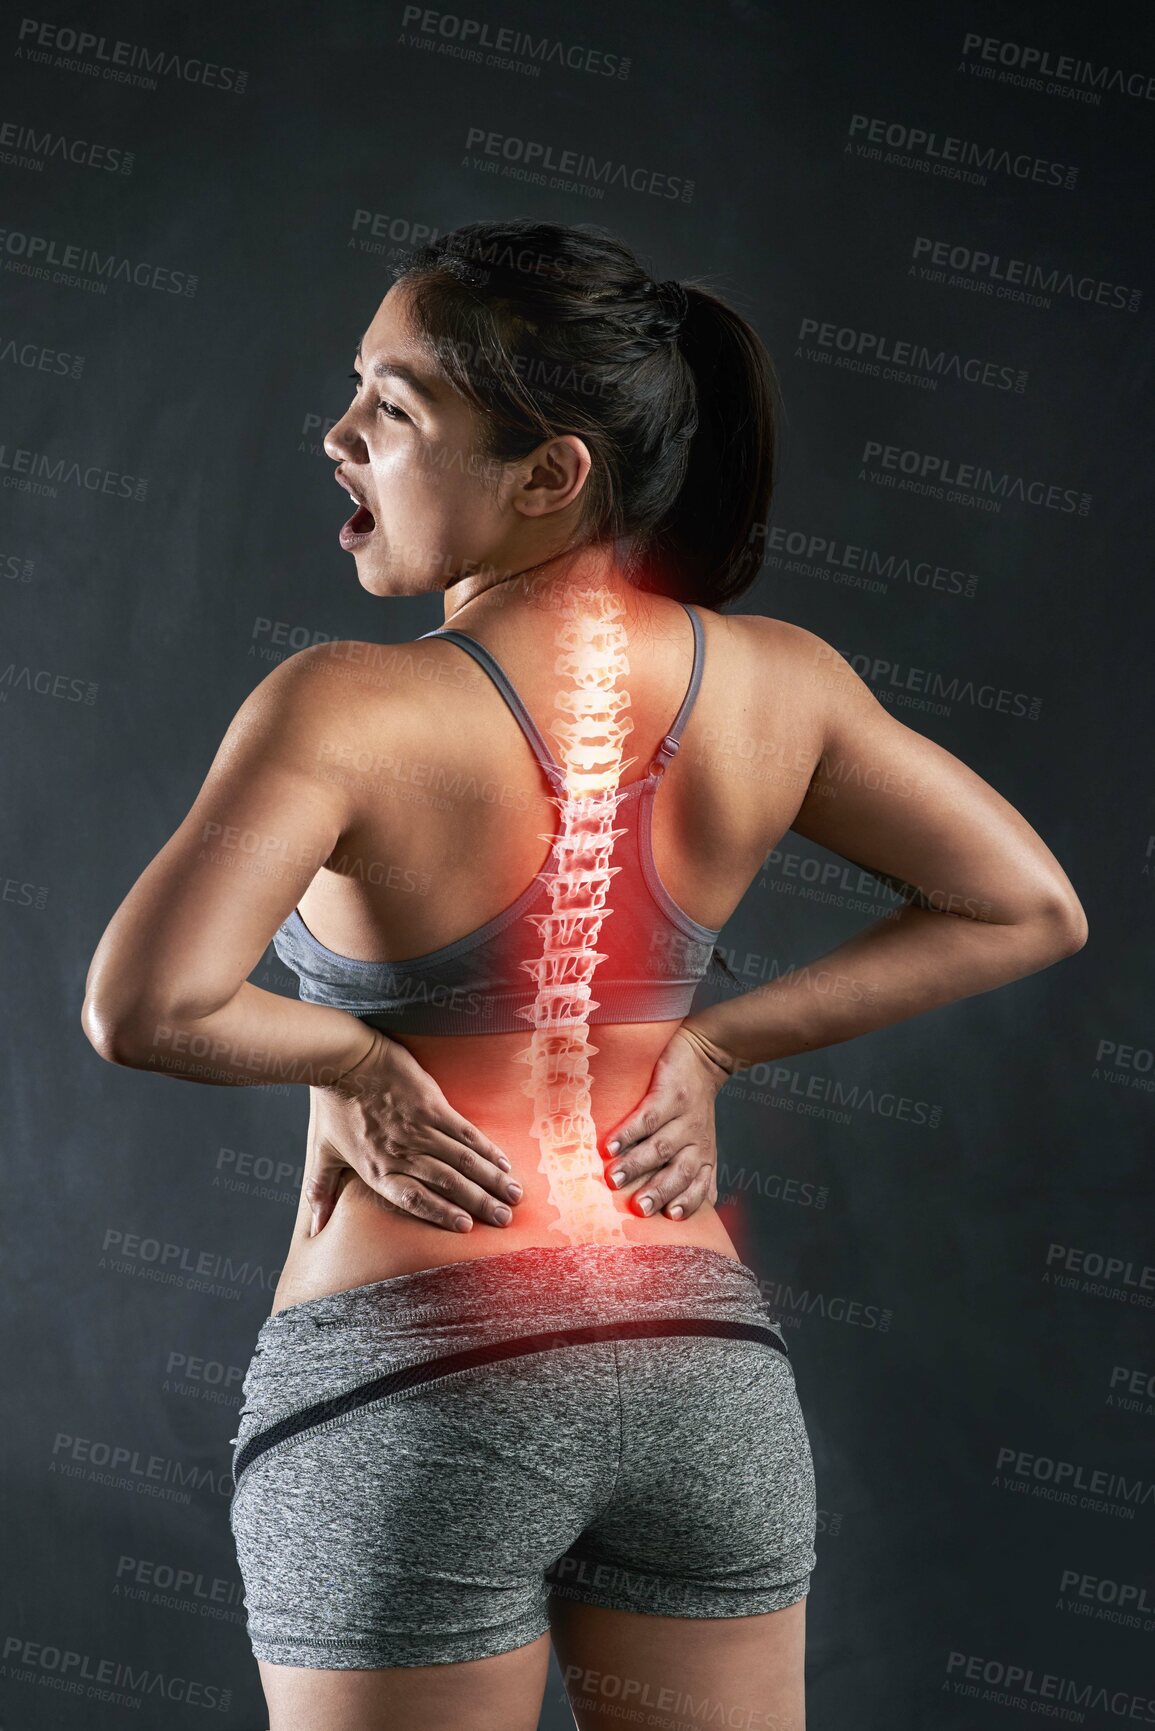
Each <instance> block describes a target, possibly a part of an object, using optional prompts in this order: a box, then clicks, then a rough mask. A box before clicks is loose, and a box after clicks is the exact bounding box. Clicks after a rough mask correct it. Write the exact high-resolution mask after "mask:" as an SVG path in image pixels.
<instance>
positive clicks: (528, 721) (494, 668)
mask: <svg viewBox="0 0 1155 1731" xmlns="http://www.w3.org/2000/svg"><path fill="white" fill-rule="evenodd" d="M421 636H422V637H448V639H449V641H450V642H451V643H457V644H459V645H460V646H461V648H462V649H464V650H465V652H466V654H467V655H472V657H473V659H474V660H475V661H476V662H477V664H478V666H479V667H483V668H484V669H485V671H486V673H488V674H489V677H490V678H491V679H492V681H493V683H494V684H495V685H496V686H497V689H498V690H499V691H500V693H501V695H502V696H503V697H504V699H505V701H506V703H507V704H508V705H509V708H510V710H511V711H512V713H513V718H514V720H515V721H516V722H517V724H518V726H519V727H520V728H521V731H522V732H523V733H524V734H525V737H526V739H527V740H528V741H529V744H530V749H531V750H532V752H533V755H534V756H535V757H536V758H537V761H538V762H539V763H540V764H541V767H542V769H544V771H545V773H546V775H547V776H548V777H549V779H550V781H551V782H552V783H553V786H554V787H555V788H556V790H557V791H558V792H559V793H563V794H564V792H565V788H566V777H565V770H564V769H563V768H562V766H561V764H560V763H558V762H557V760H556V758H555V757H554V755H553V753H552V752H551V751H550V749H549V746H548V745H547V744H546V742H545V736H544V734H543V733H542V731H541V729H540V728H539V727H538V725H537V722H536V721H535V720H534V719H533V716H532V715H531V714H530V713H529V710H528V709H527V708H526V707H525V704H524V703H523V702H522V701H521V698H520V697H519V696H518V694H517V692H516V691H515V690H514V687H513V684H512V682H511V680H510V678H509V675H508V674H507V673H506V671H505V669H504V667H502V665H501V663H500V662H499V661H498V659H497V657H496V656H495V655H492V654H491V653H490V651H489V650H488V649H487V648H486V647H485V644H484V643H479V642H478V641H477V638H476V637H470V635H469V633H468V632H467V631H458V630H457V629H456V627H455V626H452V625H439V626H438V627H437V629H436V630H434V631H423V632H422V633H421Z"/></svg>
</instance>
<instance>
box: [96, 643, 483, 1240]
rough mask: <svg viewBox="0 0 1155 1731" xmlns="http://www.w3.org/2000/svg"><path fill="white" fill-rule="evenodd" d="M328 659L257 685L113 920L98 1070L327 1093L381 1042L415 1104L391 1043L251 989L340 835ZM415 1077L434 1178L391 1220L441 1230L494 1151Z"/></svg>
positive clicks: (293, 663) (359, 1025)
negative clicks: (329, 772) (328, 758)
mask: <svg viewBox="0 0 1155 1731" xmlns="http://www.w3.org/2000/svg"><path fill="white" fill-rule="evenodd" d="M332 665H333V663H332V658H331V655H330V646H329V645H321V646H320V647H319V648H318V649H316V650H310V649H306V650H302V651H301V652H300V653H299V654H296V655H293V656H290V657H289V658H288V660H286V661H284V662H282V663H281V664H280V666H278V667H277V668H275V669H274V670H273V672H272V673H270V674H269V675H268V676H267V678H265V679H264V680H262V682H261V683H260V685H258V686H257V687H256V689H255V690H254V691H253V692H252V693H251V694H250V696H249V697H248V698H247V699H246V700H245V702H244V703H243V704H242V705H241V707H240V709H239V710H238V711H237V714H236V716H235V717H234V719H233V721H232V723H231V724H230V726H229V729H228V731H227V733H226V735H225V738H224V740H223V741H222V743H221V745H220V748H219V750H218V751H217V754H216V756H215V758H214V759H213V763H212V766H211V767H210V769H209V772H208V775H207V776H206V778H205V782H204V785H203V786H202V788H201V790H200V793H199V794H198V795H197V798H196V800H195V802H194V803H193V806H192V808H191V810H190V811H189V813H188V815H187V816H186V818H185V819H184V822H183V823H182V824H181V825H180V827H179V829H177V831H176V832H175V834H174V835H173V836H172V837H171V838H170V840H169V841H168V842H166V844H165V846H164V847H163V848H162V849H161V851H160V852H159V853H158V854H157V856H156V858H155V859H154V860H153V861H152V862H151V864H150V865H149V866H148V867H147V868H146V869H145V870H144V871H143V872H142V873H141V875H140V877H139V878H138V879H137V881H136V883H135V884H134V885H133V888H132V889H131V890H130V891H129V893H128V895H127V896H126V897H125V899H124V901H123V902H122V903H121V905H120V907H119V908H118V909H117V911H116V913H115V915H114V916H113V918H112V920H111V921H110V923H109V925H108V928H107V930H106V931H105V933H104V936H103V937H102V938H101V940H100V943H99V945H98V947H97V950H96V953H95V955H94V956H93V958H92V963H91V966H90V968H89V971H88V981H87V987H86V993H85V999H84V1005H83V1009H82V1011H81V1024H82V1026H83V1028H84V1032H85V1034H86V1035H87V1037H88V1039H89V1041H90V1042H91V1044H92V1045H93V1046H94V1048H95V1049H96V1051H97V1052H99V1053H100V1055H101V1057H103V1058H106V1059H107V1060H108V1061H109V1062H110V1063H114V1064H125V1065H129V1066H130V1067H132V1068H135V1069H147V1070H155V1071H157V1072H158V1073H160V1074H162V1075H166V1076H172V1077H173V1078H175V1079H176V1080H179V1081H184V1082H201V1083H208V1084H212V1085H216V1086H233V1087H253V1086H258V1085H262V1084H270V1083H279V1082H288V1083H300V1084H305V1085H312V1086H314V1087H318V1088H329V1087H332V1086H333V1085H334V1084H335V1083H336V1082H337V1081H338V1079H339V1078H341V1077H344V1076H346V1075H348V1074H349V1072H351V1071H353V1070H356V1069H357V1068H358V1066H359V1065H361V1064H362V1061H363V1060H364V1059H366V1058H367V1057H369V1056H370V1054H372V1055H373V1056H374V1059H375V1063H376V1065H377V1069H378V1071H380V1070H381V1069H382V1065H381V1062H380V1057H381V1052H382V1049H383V1047H385V1046H387V1045H388V1046H390V1047H392V1048H393V1050H394V1052H395V1054H396V1056H397V1063H396V1064H395V1065H394V1066H393V1068H392V1071H391V1072H390V1079H391V1083H392V1086H393V1089H394V1097H397V1096H399V1095H400V1094H402V1093H403V1094H404V1095H405V1098H406V1099H411V1098H413V1097H414V1087H415V1084H414V1077H413V1074H412V1072H413V1071H414V1070H415V1069H416V1068H417V1067H416V1065H415V1061H414V1060H413V1059H412V1058H411V1057H410V1054H409V1053H407V1052H405V1051H404V1049H403V1048H402V1047H401V1046H400V1045H399V1043H398V1042H395V1041H393V1042H390V1041H387V1039H386V1037H385V1036H384V1035H382V1034H380V1033H378V1032H377V1031H376V1030H374V1029H372V1028H367V1027H366V1026H365V1024H364V1023H363V1022H361V1021H359V1020H358V1019H357V1017H356V1016H352V1015H349V1014H348V1013H347V1012H346V1011H344V1010H337V1009H333V1008H331V1007H330V1006H328V1005H325V1004H308V1003H302V1002H300V1001H299V1000H296V999H291V998H284V997H281V996H280V995H279V994H278V993H276V992H267V991H263V990H262V989H261V988H260V987H258V986H254V985H252V984H250V983H249V980H248V976H249V974H250V973H251V972H252V971H253V969H254V968H255V967H256V965H257V963H258V962H259V961H260V959H261V957H262V955H263V954H264V952H265V950H266V949H267V948H268V945H269V943H270V941H271V939H272V936H273V933H274V932H275V931H276V929H277V927H278V926H279V925H280V924H281V923H282V921H283V920H285V919H286V918H287V916H288V915H289V914H290V913H291V911H292V910H293V908H295V907H296V905H297V903H298V901H299V900H300V898H301V895H302V894H303V892H304V891H305V889H306V888H307V887H308V885H309V884H310V883H311V882H312V880H313V878H314V877H315V876H316V874H317V872H318V871H319V870H320V869H321V867H322V866H323V865H324V864H325V862H326V860H327V859H328V858H329V857H330V855H331V854H332V853H333V851H334V849H335V848H336V847H337V845H338V843H339V841H340V838H341V836H342V834H343V833H344V831H345V829H346V827H347V823H348V819H349V815H350V814H349V812H348V809H347V804H346V799H347V796H346V792H345V789H344V784H343V783H342V782H341V781H340V780H339V779H337V780H331V779H329V778H328V777H327V776H326V775H325V774H324V773H323V768H324V761H325V753H324V745H325V742H326V741H329V742H331V741H332V740H333V739H334V738H336V737H338V736H339V730H340V728H341V725H342V717H341V714H340V708H341V705H342V702H343V701H344V693H345V691H346V687H345V685H344V683H343V682H342V681H340V680H333V679H332V678H330V677H329V675H330V674H331V672H332ZM406 1060H408V1062H406ZM384 1068H385V1069H388V1068H389V1067H388V1066H387V1065H386V1066H385V1067H384ZM418 1080H419V1081H420V1083H421V1085H420V1087H419V1088H418V1089H417V1093H418V1094H419V1097H420V1108H421V1111H420V1116H421V1120H422V1125H423V1129H424V1130H425V1131H426V1132H427V1134H426V1135H424V1136H423V1137H422V1138H421V1139H420V1140H419V1141H417V1140H416V1139H415V1138H412V1137H411V1138H410V1140H411V1141H413V1142H415V1145H414V1146H413V1147H412V1149H411V1151H410V1152H411V1155H412V1158H411V1159H410V1161H409V1166H410V1168H411V1174H413V1175H417V1174H419V1176H420V1178H422V1179H424V1180H425V1181H426V1182H427V1181H428V1180H429V1179H430V1178H431V1177H436V1178H437V1181H438V1182H437V1189H438V1195H437V1196H436V1197H434V1196H432V1195H430V1196H428V1197H425V1194H424V1185H423V1184H421V1183H417V1184H416V1187H413V1186H412V1185H411V1186H410V1188H409V1189H407V1191H406V1196H407V1198H408V1199H409V1202H411V1203H412V1204H413V1205H412V1206H408V1205H406V1206H405V1207H404V1211H405V1212H411V1213H414V1214H419V1215H420V1216H421V1218H423V1219H430V1218H433V1219H435V1221H436V1223H437V1224H441V1225H447V1226H448V1225H450V1224H453V1223H455V1222H456V1219H457V1217H458V1215H459V1213H460V1209H459V1208H452V1209H451V1208H450V1207H449V1205H448V1204H447V1203H446V1202H445V1200H444V1198H445V1197H446V1196H452V1197H453V1198H454V1199H455V1200H456V1201H457V1202H458V1203H459V1204H460V1206H461V1207H463V1208H465V1209H467V1210H469V1211H470V1213H472V1214H474V1215H475V1216H476V1217H477V1218H486V1219H489V1218H490V1217H491V1209H492V1202H493V1197H494V1196H497V1195H499V1194H501V1195H504V1194H505V1189H504V1186H505V1182H506V1181H505V1179H504V1176H503V1174H502V1173H501V1172H500V1171H499V1170H498V1169H497V1168H498V1163H499V1162H500V1161H502V1160H505V1156H504V1155H503V1154H502V1153H501V1150H500V1149H498V1148H497V1147H496V1145H495V1144H494V1143H492V1142H491V1141H490V1139H489V1138H488V1137H486V1136H484V1135H483V1134H482V1133H481V1132H480V1131H479V1130H478V1129H477V1128H476V1126H475V1125H472V1124H470V1123H469V1121H468V1120H467V1119H465V1118H463V1117H462V1116H461V1114H460V1113H457V1112H455V1111H454V1110H453V1109H452V1108H451V1107H449V1105H448V1102H446V1101H445V1100H444V1096H443V1095H441V1093H440V1090H439V1089H438V1088H437V1085H436V1083H435V1082H434V1081H433V1079H432V1078H431V1077H428V1076H426V1075H425V1072H423V1071H421V1072H420V1076H419V1078H418ZM433 1148H435V1149H436V1154H433V1153H428V1152H424V1151H425V1150H428V1149H433ZM399 1158H400V1157H399V1156H398V1155H397V1154H396V1152H394V1154H393V1159H394V1161H395V1162H396V1161H397V1160H399ZM505 1164H506V1167H507V1168H508V1164H509V1162H508V1161H506V1162H505ZM394 1176H397V1173H396V1172H395V1174H394ZM499 1181H500V1187H499ZM478 1186H480V1187H481V1188H480V1189H479V1188H478ZM487 1190H488V1191H492V1196H486V1195H485V1194H484V1192H485V1191H487ZM383 1193H384V1192H383ZM390 1195H391V1193H390ZM423 1200H424V1202H425V1204H426V1205H425V1206H420V1205H418V1204H420V1203H421V1202H422V1201H423ZM443 1216H444V1218H443Z"/></svg>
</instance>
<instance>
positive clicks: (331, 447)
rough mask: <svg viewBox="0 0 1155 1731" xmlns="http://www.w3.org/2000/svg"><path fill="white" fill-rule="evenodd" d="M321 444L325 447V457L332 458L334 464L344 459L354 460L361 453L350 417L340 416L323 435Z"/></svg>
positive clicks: (358, 438) (358, 439)
mask: <svg viewBox="0 0 1155 1731" xmlns="http://www.w3.org/2000/svg"><path fill="white" fill-rule="evenodd" d="M321 443H322V444H323V445H324V447H325V454H326V456H329V457H332V459H333V461H334V462H335V463H340V462H343V461H344V460H345V459H346V458H349V459H356V458H358V453H359V452H360V451H361V438H360V435H359V434H358V433H357V431H356V429H355V428H354V426H353V421H352V417H351V415H342V416H341V419H340V420H339V421H337V422H335V423H334V425H333V426H331V427H330V428H329V431H328V432H327V433H326V434H325V437H324V438H323V439H322V441H321Z"/></svg>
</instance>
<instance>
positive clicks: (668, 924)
mask: <svg viewBox="0 0 1155 1731" xmlns="http://www.w3.org/2000/svg"><path fill="white" fill-rule="evenodd" d="M682 605H683V606H684V607H685V609H686V612H687V613H688V614H689V616H690V620H691V623H692V624H693V627H694V666H693V671H692V673H691V675H690V683H689V685H688V687H687V689H686V695H685V697H684V698H683V699H682V705H681V708H680V709H679V710H678V713H677V715H676V717H675V718H674V721H673V723H672V725H671V727H670V730H669V732H668V733H667V734H666V735H665V737H664V739H663V740H662V742H661V744H660V745H659V746H658V749H657V752H656V753H655V756H654V758H653V761H652V762H651V765H650V773H649V774H648V775H647V776H645V777H644V778H643V779H641V780H639V781H635V782H631V783H629V784H628V785H627V786H626V787H624V788H623V789H622V790H621V792H622V795H623V797H622V799H621V802H620V804H619V805H618V808H617V812H616V814H615V817H614V827H615V829H623V830H624V832H625V833H624V834H622V835H619V836H618V838H617V840H616V841H615V843H614V848H613V856H612V860H613V864H614V865H615V866H616V867H618V868H619V869H618V871H617V873H616V875H615V877H614V879H613V887H612V890H611V891H610V895H609V901H608V904H607V907H608V909H609V910H612V912H609V913H608V914H607V917H606V919H605V923H604V924H603V925H602V927H601V930H600V933H599V936H598V950H599V952H600V953H601V954H602V955H603V957H604V958H605V959H604V960H603V961H601V962H600V963H599V965H598V967H597V970H596V972H595V973H594V975H593V996H594V999H595V1000H596V1007H593V1008H591V1011H590V1014H589V1017H588V1021H589V1023H590V1024H591V1025H592V1024H595V1023H599V1022H663V1021H675V1020H676V1021H680V1020H681V1019H682V1017H683V1016H685V1015H687V1014H688V1012H689V1010H690V1006H691V1002H692V999H693V997H694V992H695V989H696V987H697V985H698V982H699V981H700V980H701V978H702V976H703V975H704V974H705V972H706V970H707V968H708V966H709V963H710V958H711V955H712V953H713V948H714V943H715V940H716V939H717V937H718V931H719V930H720V928H718V929H714V928H712V927H710V926H703V925H700V924H699V923H698V921H697V920H694V919H691V918H690V916H689V914H687V913H686V912H685V911H684V909H682V908H680V907H679V906H678V904H677V902H675V901H674V900H673V898H672V896H670V895H669V893H668V892H667V890H666V888H665V885H664V884H663V883H662V880H661V878H660V877H659V876H658V871H657V867H656V865H655V863H654V852H653V844H652V814H653V803H654V796H655V794H656V793H657V790H658V788H659V787H660V786H661V782H662V777H663V775H664V774H665V770H666V766H667V764H668V763H669V761H670V759H671V758H672V757H673V755H674V753H675V752H676V751H677V749H678V746H679V743H680V741H681V736H682V730H683V728H684V727H685V725H686V722H687V720H688V718H689V715H690V711H691V709H692V708H693V704H694V699H695V698H696V697H697V695H698V687H699V686H700V684H701V682H702V663H703V655H704V647H705V640H704V633H703V630H702V622H701V620H700V619H699V617H698V615H697V613H696V612H695V610H694V609H693V608H692V607H690V606H688V605H687V604H686V603H685V602H683V603H682ZM422 636H423V637H446V638H448V639H449V641H450V642H451V643H456V644H458V645H459V646H460V647H461V648H462V649H464V650H465V652H466V653H467V654H468V655H471V656H472V657H473V659H474V660H475V661H476V662H478V664H479V665H480V666H481V667H483V668H484V669H485V671H486V673H488V674H489V676H490V678H491V679H492V680H493V682H494V684H495V685H496V686H497V689H498V690H499V691H500V692H501V695H502V696H503V697H504V699H505V701H506V703H507V704H508V706H509V708H510V710H511V711H512V713H513V716H514V718H515V720H516V721H517V723H518V725H519V726H520V728H521V730H522V732H523V733H524V734H525V737H526V739H527V740H528V741H529V744H530V746H531V748H532V750H533V753H534V756H535V757H536V758H537V761H538V763H539V764H540V765H541V768H542V771H543V773H544V774H545V776H546V779H547V780H548V781H549V783H550V789H551V792H553V793H554V794H555V795H559V796H560V795H564V793H565V786H566V782H565V771H564V770H563V769H562V767H561V765H560V764H558V763H557V761H556V760H555V758H554V756H553V754H552V753H551V751H550V749H549V747H548V746H547V744H546V742H545V739H544V737H543V735H542V733H541V732H540V730H539V728H538V727H537V724H536V723H535V722H534V720H533V718H532V716H531V715H530V714H529V712H528V710H527V709H526V707H525V705H524V704H523V703H522V701H521V698H520V697H519V696H518V694H517V692H516V691H515V690H514V688H513V686H512V685H511V683H510V681H509V679H508V677H507V675H506V673H505V671H504V669H503V668H502V667H501V666H500V664H499V663H498V662H497V660H496V659H495V657H494V656H493V655H492V654H491V653H490V652H489V650H488V649H486V648H485V646H484V644H482V643H479V642H478V641H477V640H476V638H473V637H470V636H469V635H468V634H467V633H466V632H464V631H459V630H456V629H455V628H454V627H452V626H440V627H439V628H438V629H436V630H434V631H425V632H423V633H422ZM559 818H560V814H559ZM554 833H555V834H557V833H558V831H557V828H556V826H555V831H554ZM548 865H549V861H548V860H547V864H546V866H543V867H542V869H541V870H540V871H538V872H537V873H536V874H535V876H534V879H533V882H532V883H530V884H529V885H528V886H527V887H526V888H525V889H524V890H523V891H522V893H521V895H519V896H518V897H517V899H516V900H515V901H513V902H511V903H510V905H509V906H508V907H506V908H503V909H502V911H501V912H500V913H498V914H494V916H493V918H492V919H491V920H486V922H485V924H484V925H482V926H478V928H477V930H476V931H472V932H468V933H467V934H466V936H465V937H463V938H457V939H456V940H455V941H454V942H453V943H451V944H445V945H443V946H442V947H441V948H440V949H437V950H431V951H430V952H429V954H428V955H424V956H410V957H408V958H407V959H406V960H404V961H399V962H362V961H355V960H353V959H352V958H351V957H349V956H341V955H338V954H337V952H336V951H335V950H330V949H327V948H326V946H325V945H324V944H322V943H319V942H318V940H317V939H316V938H315V937H314V936H313V934H312V932H310V931H309V929H308V927H307V926H306V925H305V922H304V920H302V918H301V916H300V913H299V912H298V911H297V909H296V908H294V910H293V912H292V913H291V914H290V915H289V917H288V919H287V920H286V921H285V922H284V924H283V925H282V926H280V927H279V928H278V930H277V932H276V933H275V935H274V937H273V947H274V949H275V950H276V952H277V954H278V956H280V958H281V960H282V961H283V962H285V963H286V964H287V965H288V966H289V967H290V968H292V969H293V971H294V972H295V973H296V974H297V975H299V977H300V991H299V996H300V997H301V998H303V999H305V1000H306V1001H307V1002H308V1003H311V1004H329V1005H332V1006H334V1007H335V1008H337V1009H340V1010H349V1011H351V1012H352V1014H353V1015H355V1016H358V1017H360V1018H361V1020H362V1021H364V1022H367V1023H369V1024H370V1025H371V1026H372V1027H375V1028H380V1029H381V1030H382V1032H383V1033H386V1034H406V1033H411V1034H512V1033H524V1034H525V1035H526V1037H527V1039H528V1037H529V1034H530V1031H531V1030H530V1024H529V1022H528V1021H527V1020H526V1018H525V1016H519V1015H518V1013H517V1012H518V1010H519V1009H524V1008H525V1007H527V1006H528V1005H529V1004H530V1003H531V1002H532V999H533V990H534V988H533V984H532V980H531V977H530V975H529V973H527V971H526V969H525V968H524V967H522V966H521V963H522V962H526V961H531V960H532V959H533V958H535V957H540V955H541V934H540V930H539V926H538V925H537V923H536V922H535V920H534V917H533V916H534V915H544V914H546V913H548V911H549V907H550V900H549V891H548V885H547V882H546V872H547V869H548Z"/></svg>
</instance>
